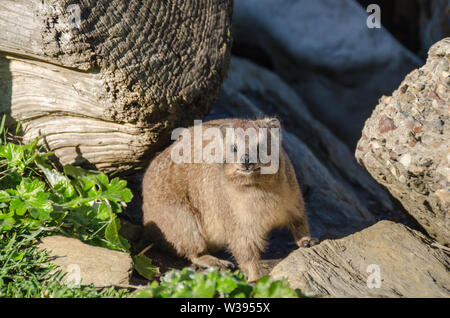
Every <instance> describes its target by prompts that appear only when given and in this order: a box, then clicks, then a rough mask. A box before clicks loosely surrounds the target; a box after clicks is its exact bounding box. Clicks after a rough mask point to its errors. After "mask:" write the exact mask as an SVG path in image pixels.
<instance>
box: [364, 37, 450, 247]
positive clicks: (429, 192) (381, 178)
mask: <svg viewBox="0 0 450 318" xmlns="http://www.w3.org/2000/svg"><path fill="white" fill-rule="evenodd" d="M449 88H450V38H446V39H443V40H442V41H440V42H438V43H436V44H435V45H434V46H432V47H431V49H430V51H429V57H428V60H427V63H426V64H425V65H424V66H423V67H422V68H420V69H417V70H415V71H413V72H411V73H410V74H409V75H408V76H406V78H405V80H404V81H403V82H402V83H401V85H400V87H399V88H398V89H397V90H396V91H394V93H393V94H392V96H389V97H387V96H383V97H382V98H381V99H380V102H379V105H378V106H377V107H376V109H375V110H374V112H373V114H372V116H371V117H370V118H369V119H368V120H367V122H366V124H365V126H364V129H363V132H362V137H361V139H360V140H359V142H358V145H357V149H356V153H355V156H356V158H357V160H358V162H359V163H360V164H361V165H363V166H364V167H365V168H366V169H367V171H369V173H370V174H371V175H372V176H373V177H374V178H375V179H376V180H377V181H378V182H379V183H381V184H382V185H384V186H385V187H386V188H387V189H388V190H389V191H390V192H391V194H392V195H393V196H394V197H396V198H397V199H398V200H399V201H400V202H401V203H402V204H403V206H404V207H405V209H406V210H408V212H409V213H410V214H411V215H412V216H413V217H414V218H415V219H416V220H417V221H418V222H419V223H420V224H421V225H422V226H423V227H424V229H425V230H426V231H427V232H428V234H429V235H431V236H432V237H434V238H436V239H437V240H438V241H439V242H441V243H443V244H447V245H448V244H449V242H450V238H449V227H450V212H449V211H450V209H449V208H450V108H449V107H450V89H449Z"/></svg>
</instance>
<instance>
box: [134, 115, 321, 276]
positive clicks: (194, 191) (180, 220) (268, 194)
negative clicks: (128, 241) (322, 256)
mask: <svg viewBox="0 0 450 318" xmlns="http://www.w3.org/2000/svg"><path fill="white" fill-rule="evenodd" d="M208 128H217V129H215V131H218V132H220V134H218V138H221V140H220V141H223V142H222V144H223V153H222V154H220V155H222V156H224V157H225V154H226V153H227V149H228V150H230V152H231V153H234V152H236V153H237V154H238V156H237V157H239V154H243V155H241V159H239V160H236V161H235V162H234V163H233V162H230V161H226V160H225V162H224V163H222V162H212V163H207V162H204V161H205V160H203V161H202V162H198V161H197V163H195V160H194V156H195V155H194V150H195V149H194V144H195V141H194V139H195V132H194V128H193V127H191V128H189V129H187V130H186V131H188V132H189V134H188V135H186V136H185V135H183V136H182V137H180V138H178V140H177V141H175V142H174V143H173V144H172V145H171V146H170V147H168V148H167V149H166V150H164V151H163V152H162V153H160V154H159V155H158V156H156V157H155V158H154V159H153V161H152V162H151V164H150V166H149V167H148V169H147V171H146V173H145V176H144V180H143V222H144V227H145V233H146V237H147V238H148V239H150V240H152V241H153V242H154V243H157V244H158V243H159V245H160V244H162V246H164V247H165V248H170V249H171V250H173V251H174V252H176V253H177V254H178V255H179V256H183V257H185V258H187V259H189V260H190V261H191V262H192V263H193V264H195V265H197V266H200V267H219V268H224V267H229V266H230V265H232V264H231V263H230V262H227V261H225V260H221V259H218V258H216V257H214V256H212V255H210V253H213V252H215V251H217V250H219V249H221V248H224V247H226V248H228V249H229V250H230V251H231V253H232V254H233V257H234V258H235V260H236V261H237V263H238V265H239V267H240V268H241V269H242V270H243V271H244V273H245V274H246V275H247V276H248V279H249V281H255V280H256V279H258V278H259V277H260V276H261V275H262V273H261V268H260V265H259V257H260V253H261V251H263V250H264V248H265V246H266V238H267V236H268V234H269V232H270V231H271V230H273V229H275V228H279V227H284V226H287V227H289V229H290V231H291V232H292V234H293V236H294V238H295V241H296V242H297V244H298V245H299V246H301V247H307V246H309V245H312V244H315V243H316V242H317V240H315V239H311V237H310V234H309V228H308V222H307V219H306V215H305V208H304V202H303V197H302V194H301V192H300V188H299V186H298V183H297V179H296V176H295V172H294V169H293V167H292V163H291V162H290V160H289V158H288V156H287V154H286V152H285V151H284V150H283V149H282V147H281V146H280V140H279V139H278V140H276V141H275V142H276V143H277V144H275V143H274V141H273V140H272V138H271V137H272V136H273V135H275V134H274V133H271V131H272V132H273V131H274V130H273V129H275V131H276V130H278V131H279V130H280V122H279V121H278V120H277V119H274V118H266V119H260V120H244V119H221V120H214V121H210V122H206V123H203V125H202V128H201V129H200V131H202V132H205V130H206V129H208ZM228 128H242V129H243V130H246V129H248V128H253V129H255V130H256V131H258V130H259V128H266V129H267V130H266V131H268V133H267V134H266V137H265V138H264V136H262V135H261V134H259V135H258V136H257V139H256V140H257V141H256V142H257V147H256V149H257V154H258V156H257V160H256V162H255V160H254V159H253V160H249V154H250V149H255V148H251V142H250V141H249V140H250V138H248V137H247V138H246V137H244V140H245V141H244V143H243V145H244V149H237V144H238V138H235V139H233V141H231V142H225V141H227V140H228V139H227V134H229V132H230V131H232V129H228ZM230 134H231V133H230ZM189 135H190V137H189ZM205 135H206V134H205ZM185 138H188V139H190V141H192V142H191V143H190V144H191V147H190V148H189V149H191V154H188V151H187V153H186V155H187V157H186V158H188V159H189V160H188V161H190V160H192V161H191V162H193V163H186V162H181V163H177V162H175V161H174V160H173V154H172V153H173V151H174V147H177V145H178V147H179V146H180V144H179V143H180V142H181V141H182V140H183V139H185ZM210 138H211V139H210V140H213V138H212V137H211V136H210ZM203 139H206V138H205V136H204V137H203ZM210 140H206V141H205V140H204V141H203V143H202V147H203V148H204V149H206V148H205V147H206V146H207V145H208V144H209V142H210ZM184 141H187V140H184ZM241 141H242V139H241ZM264 142H265V144H266V145H267V147H266V148H265V149H266V150H265V151H266V153H270V154H271V153H272V151H275V148H274V147H275V146H278V148H277V149H279V168H278V169H277V171H276V172H275V173H264V174H263V173H261V171H262V168H264V167H266V168H267V167H268V165H270V163H267V161H266V162H265V163H262V162H261V161H262V160H260V158H259V152H260V151H262V150H261V149H263V148H260V147H261V145H263V144H262V143H264ZM272 143H274V144H272ZM241 144H242V142H241ZM197 145H198V144H197ZM239 147H241V148H242V146H239ZM221 149H222V148H221ZM211 153H212V154H215V151H211ZM217 153H220V152H219V151H218V152H217ZM197 160H198V159H197ZM221 161H224V160H221Z"/></svg>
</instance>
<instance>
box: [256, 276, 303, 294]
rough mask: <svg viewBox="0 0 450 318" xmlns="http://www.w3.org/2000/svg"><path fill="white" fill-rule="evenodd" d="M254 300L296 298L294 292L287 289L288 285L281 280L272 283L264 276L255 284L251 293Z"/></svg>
mask: <svg viewBox="0 0 450 318" xmlns="http://www.w3.org/2000/svg"><path fill="white" fill-rule="evenodd" d="M253 297H254V298H297V294H296V292H295V291H294V290H292V289H290V288H289V283H288V282H287V281H286V280H285V279H283V280H280V281H273V280H272V279H271V278H270V277H269V276H265V277H263V278H261V279H259V280H258V281H257V282H256V285H255V287H254V291H253Z"/></svg>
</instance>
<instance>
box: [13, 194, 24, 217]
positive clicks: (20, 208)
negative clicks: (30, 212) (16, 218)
mask: <svg viewBox="0 0 450 318" xmlns="http://www.w3.org/2000/svg"><path fill="white" fill-rule="evenodd" d="M9 210H10V211H12V212H14V213H15V214H17V215H24V214H25V212H27V205H26V204H25V202H24V201H22V200H21V199H20V198H15V199H14V200H12V201H11V203H10V205H9Z"/></svg>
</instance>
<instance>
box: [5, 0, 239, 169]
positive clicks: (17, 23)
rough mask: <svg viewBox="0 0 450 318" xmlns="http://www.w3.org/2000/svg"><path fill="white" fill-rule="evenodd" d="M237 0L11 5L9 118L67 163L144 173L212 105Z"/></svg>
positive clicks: (27, 1) (9, 0)
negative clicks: (173, 135) (176, 131)
mask: <svg viewBox="0 0 450 318" xmlns="http://www.w3.org/2000/svg"><path fill="white" fill-rule="evenodd" d="M232 6H233V0H189V1H185V0H170V1H163V0H151V1H150V0H146V1H139V0H130V1H127V0H80V1H75V2H74V1H72V0H44V1H41V0H2V1H1V2H0V113H7V114H9V115H10V117H11V118H12V119H13V120H15V121H18V120H20V121H22V122H23V133H24V138H25V140H29V139H32V138H35V137H37V136H39V135H41V136H43V137H44V138H43V139H42V142H43V143H45V144H46V145H47V146H48V148H49V149H50V150H52V151H55V154H56V156H57V157H58V158H59V160H60V162H61V163H62V164H68V163H76V164H83V163H84V164H91V165H93V166H95V167H96V168H98V169H101V170H104V171H112V170H115V169H117V168H121V169H123V170H127V169H131V168H133V167H136V166H140V165H143V164H144V163H145V162H146V160H147V159H148V158H149V157H150V156H151V155H152V154H153V153H154V152H155V151H158V150H159V148H160V147H161V145H162V144H164V143H165V142H167V141H168V140H169V137H170V132H171V130H172V129H173V128H174V127H177V126H180V125H188V124H192V120H193V119H194V118H202V116H204V115H205V114H206V113H207V111H208V110H209V109H210V107H211V106H212V104H213V102H214V100H215V98H216V96H217V94H218V92H219V89H220V85H221V83H222V81H223V79H224V77H225V75H226V71H227V68H228V63H229V54H230V45H231V31H230V30H231V13H232Z"/></svg>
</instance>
